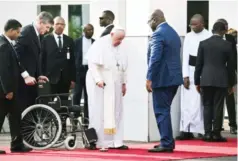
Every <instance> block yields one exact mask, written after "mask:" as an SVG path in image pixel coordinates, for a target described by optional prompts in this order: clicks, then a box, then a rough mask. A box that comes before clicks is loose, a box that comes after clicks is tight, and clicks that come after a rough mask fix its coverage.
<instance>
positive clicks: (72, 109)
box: [68, 105, 82, 113]
mask: <svg viewBox="0 0 238 161" xmlns="http://www.w3.org/2000/svg"><path fill="white" fill-rule="evenodd" d="M68 110H69V112H75V113H78V112H79V113H80V112H81V111H82V107H80V106H78V105H71V106H68Z"/></svg>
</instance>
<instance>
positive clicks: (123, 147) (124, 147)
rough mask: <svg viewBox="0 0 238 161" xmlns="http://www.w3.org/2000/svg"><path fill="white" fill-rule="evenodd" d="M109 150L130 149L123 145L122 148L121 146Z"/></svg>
mask: <svg viewBox="0 0 238 161" xmlns="http://www.w3.org/2000/svg"><path fill="white" fill-rule="evenodd" d="M109 149H118V150H128V149H129V147H128V146H126V145H122V146H120V147H116V148H111V147H110V148H109Z"/></svg>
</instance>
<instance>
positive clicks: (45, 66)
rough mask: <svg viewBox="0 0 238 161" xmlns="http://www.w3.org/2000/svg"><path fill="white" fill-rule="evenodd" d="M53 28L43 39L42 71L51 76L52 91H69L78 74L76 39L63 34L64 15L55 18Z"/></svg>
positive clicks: (54, 92)
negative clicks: (76, 68) (75, 51)
mask: <svg viewBox="0 0 238 161" xmlns="http://www.w3.org/2000/svg"><path fill="white" fill-rule="evenodd" d="M53 28H54V30H53V32H52V33H51V34H49V35H47V36H45V37H44V39H43V40H42V72H43V73H44V74H45V75H46V76H47V77H48V78H49V81H50V88H51V93H53V94H56V93H69V89H70V86H74V83H75V76H76V70H75V59H74V41H73V39H72V38H70V37H69V36H67V35H64V34H63V31H64V28H65V20H64V19H63V18H62V17H56V18H55V19H54V26H53ZM62 99H67V97H62Z"/></svg>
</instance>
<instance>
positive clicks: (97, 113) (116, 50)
mask: <svg viewBox="0 0 238 161" xmlns="http://www.w3.org/2000/svg"><path fill="white" fill-rule="evenodd" d="M124 37H125V31H124V29H122V28H120V27H115V28H114V29H113V31H112V32H111V34H110V35H107V36H104V37H102V38H100V39H99V40H97V41H96V42H95V43H93V45H92V47H91V48H90V49H89V51H88V53H87V57H88V66H89V70H88V72H87V76H86V87H87V92H88V107H89V128H94V129H95V130H96V133H97V135H98V141H97V142H96V143H95V144H91V146H90V149H96V146H97V147H99V148H101V150H103V151H104V150H107V148H113V149H119V150H126V149H128V147H127V146H126V145H124V144H123V96H125V94H126V81H127V80H126V72H127V55H126V52H125V46H124V45H123V43H122V41H123V39H124ZM121 43H122V44H121Z"/></svg>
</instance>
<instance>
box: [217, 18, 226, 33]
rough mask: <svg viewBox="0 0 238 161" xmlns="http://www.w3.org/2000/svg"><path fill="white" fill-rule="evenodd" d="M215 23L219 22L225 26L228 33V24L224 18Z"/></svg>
mask: <svg viewBox="0 0 238 161" xmlns="http://www.w3.org/2000/svg"><path fill="white" fill-rule="evenodd" d="M216 22H221V23H223V24H225V26H226V30H227V31H228V22H227V21H226V20H225V19H224V18H220V19H218V20H217V21H216Z"/></svg>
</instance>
